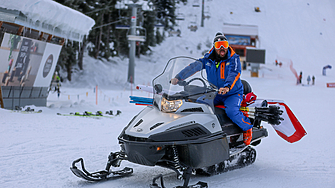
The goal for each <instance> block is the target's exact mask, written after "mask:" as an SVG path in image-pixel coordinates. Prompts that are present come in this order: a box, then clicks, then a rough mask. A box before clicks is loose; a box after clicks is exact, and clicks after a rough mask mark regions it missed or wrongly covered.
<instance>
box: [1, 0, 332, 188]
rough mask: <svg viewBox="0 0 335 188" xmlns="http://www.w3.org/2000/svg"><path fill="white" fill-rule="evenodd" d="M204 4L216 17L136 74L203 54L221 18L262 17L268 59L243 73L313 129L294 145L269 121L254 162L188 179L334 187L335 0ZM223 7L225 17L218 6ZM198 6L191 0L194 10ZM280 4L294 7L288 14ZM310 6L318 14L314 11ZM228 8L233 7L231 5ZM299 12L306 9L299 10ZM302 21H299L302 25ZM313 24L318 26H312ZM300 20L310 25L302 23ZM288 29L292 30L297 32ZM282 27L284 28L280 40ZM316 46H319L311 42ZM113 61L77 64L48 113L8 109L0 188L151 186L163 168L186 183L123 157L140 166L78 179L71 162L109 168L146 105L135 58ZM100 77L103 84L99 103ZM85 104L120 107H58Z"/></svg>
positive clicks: (171, 43) (148, 75)
mask: <svg viewBox="0 0 335 188" xmlns="http://www.w3.org/2000/svg"><path fill="white" fill-rule="evenodd" d="M219 2H220V3H219ZM206 3H208V4H209V5H210V7H211V8H212V11H213V14H212V19H210V20H208V21H207V22H205V26H206V28H200V29H199V30H198V31H197V32H195V33H194V32H191V33H190V32H187V28H186V27H185V28H181V29H182V38H177V37H170V38H167V40H166V41H165V42H164V43H163V44H162V45H160V46H157V47H155V48H154V49H153V50H154V52H153V55H152V56H150V57H143V56H142V57H141V58H140V59H136V67H135V83H136V84H144V85H147V84H150V82H151V80H152V78H153V77H154V76H156V75H157V74H158V73H160V72H161V71H162V69H163V67H164V65H165V63H166V61H167V60H168V59H169V58H171V57H174V56H177V55H188V56H192V57H200V56H201V52H202V51H203V50H205V49H206V47H205V44H206V41H207V40H210V41H211V40H212V37H213V35H214V33H215V32H216V31H219V30H220V25H221V24H216V23H217V22H218V20H220V18H221V19H222V20H227V22H229V23H250V24H257V25H259V30H260V31H259V32H260V37H261V46H260V48H264V49H267V50H268V52H269V53H267V63H266V64H265V65H262V68H261V70H260V72H259V78H254V77H253V78H251V77H250V72H249V71H248V70H245V71H243V73H242V78H243V79H246V80H248V82H249V83H250V84H251V86H252V88H253V91H254V92H255V93H256V94H257V96H258V97H259V98H263V99H281V100H284V101H285V102H286V103H287V104H288V105H289V107H290V108H291V109H292V110H293V112H294V113H295V115H296V116H297V117H298V119H299V120H300V122H301V124H302V125H303V126H304V127H305V129H306V131H307V136H305V137H304V138H303V139H302V140H300V141H299V142H297V143H294V144H290V143H287V142H286V141H284V140H283V139H282V138H280V137H279V136H277V134H276V133H275V132H274V130H273V129H272V127H271V126H270V125H267V124H264V126H265V127H266V128H267V129H268V131H269V136H268V137H267V138H265V139H263V140H262V143H261V144H260V145H259V146H257V147H256V150H257V159H256V161H255V163H254V164H252V165H250V166H248V167H245V168H243V169H237V170H234V171H230V172H227V173H223V174H220V175H216V176H212V177H201V176H195V177H192V178H191V182H190V183H192V184H193V183H196V182H198V181H205V182H207V183H208V184H209V187H211V188H215V187H217V188H219V187H231V188H235V187H250V188H253V187H255V188H256V187H257V188H259V187H264V188H267V187H324V188H328V187H329V188H331V187H335V177H334V174H335V158H334V156H335V152H334V151H333V150H332V147H333V145H334V144H333V143H334V141H335V139H334V137H333V135H334V133H335V126H334V121H333V119H332V117H333V116H334V112H333V106H332V105H333V104H335V98H334V92H335V89H334V88H327V87H326V83H328V82H335V73H334V70H333V69H331V70H327V76H322V75H321V70H322V67H323V66H324V65H325V64H331V65H334V64H332V62H331V59H330V58H331V54H332V53H331V52H330V50H332V49H334V48H333V44H334V41H335V37H334V36H332V35H331V34H330V33H331V31H334V25H335V24H333V23H334V22H335V20H334V18H335V17H334V10H335V9H334V2H333V1H327V0H326V1H322V3H317V1H314V0H311V1H307V0H299V1H295V2H291V1H289V0H286V1H284V2H280V3H279V2H278V4H273V3H269V2H268V1H265V0H262V1H243V3H241V4H240V5H236V3H235V2H226V4H221V1H219V0H213V1H206ZM215 3H216V4H215ZM215 5H220V6H215ZM255 6H259V7H260V8H261V11H262V12H261V13H257V14H255V12H253V8H254V7H255ZM220 7H221V9H222V11H221V12H222V17H219V16H217V15H215V14H214V12H216V13H218V12H219V11H218V10H219V8H220ZM229 7H230V8H229ZM192 9H193V8H189V7H183V10H185V11H188V12H189V14H190V12H191V10H192ZM277 9H279V10H286V11H287V14H285V17H283V16H282V15H283V14H280V11H278V10H277ZM293 10H294V11H293ZM308 10H310V12H312V13H313V14H312V15H306V14H305V13H306V12H308ZM230 11H232V12H233V14H229V12H230ZM317 11H319V12H317ZM299 13H301V14H299ZM316 13H318V14H316ZM297 14H298V15H304V16H295V15H297ZM280 16H281V17H280ZM323 17H324V18H325V19H326V21H324V20H323V19H322V18H323ZM198 18H199V16H198ZM189 20H191V18H189ZM222 20H221V22H222ZM221 22H220V23H221ZM297 23H298V24H299V26H298V27H295V24H297ZM184 26H187V24H184ZM312 26H313V29H309V28H311V27H312ZM302 27H303V28H305V30H304V32H301V30H302ZM271 28H275V29H274V30H272V29H271ZM288 28H289V29H288ZM318 29H320V30H322V32H323V35H322V36H320V33H319V32H316V30H318ZM209 30H210V32H209ZM287 30H289V31H291V32H292V33H294V35H292V36H291V35H289V34H288V31H287ZM283 33H284V34H283ZM297 33H300V35H299V34H297ZM276 36H280V37H279V38H280V39H282V41H280V40H279V39H278V38H277V37H276ZM308 36H310V37H308ZM318 37H319V38H318ZM320 37H321V39H320ZM193 39H197V40H193ZM306 39H308V40H310V39H312V40H311V43H310V44H311V45H307V44H306V43H305V41H306ZM198 41H199V43H201V44H202V49H200V50H198V49H197V48H196V46H197V44H198ZM302 43H303V45H302ZM271 44H277V45H276V46H273V45H271ZM320 44H322V45H320ZM295 45H296V46H295ZM310 46H316V47H317V48H313V49H311V47H310ZM309 54H312V55H311V56H312V58H311V56H310V55H309ZM277 56H280V57H283V58H282V59H291V60H292V61H293V63H294V67H295V68H296V69H297V71H298V72H300V71H303V72H304V74H303V83H304V85H307V81H306V78H307V75H311V76H312V75H315V77H316V84H315V85H314V86H301V85H299V86H297V85H296V84H295V83H296V80H295V77H294V75H293V74H292V72H291V71H290V69H289V65H288V63H287V62H284V65H283V66H282V67H281V68H280V67H277V66H275V65H274V64H273V62H274V60H275V58H276V57H277ZM113 61H115V63H107V62H101V61H97V60H94V59H91V58H89V57H85V70H84V71H82V72H77V73H75V76H74V77H75V79H74V81H73V83H64V84H63V86H62V87H61V91H62V93H61V95H60V98H58V97H57V95H56V93H50V94H49V97H48V104H47V107H33V108H35V110H39V109H41V110H42V111H43V112H42V113H35V114H23V113H17V112H12V111H9V110H4V109H0V119H1V122H0V143H1V144H0V169H1V172H2V173H1V174H0V185H1V186H0V187H87V188H91V187H92V188H93V187H99V188H103V187H127V188H128V187H129V188H140V187H148V186H149V184H150V183H151V181H152V177H153V176H154V175H157V174H164V176H165V178H164V180H165V184H166V186H167V187H172V186H176V185H181V184H182V181H179V180H177V179H176V176H175V173H174V172H172V171H170V170H167V169H163V168H160V167H146V166H140V165H136V164H132V163H129V162H126V161H125V162H123V166H129V167H133V168H134V174H133V175H132V176H130V177H126V178H121V179H117V180H114V181H107V182H99V183H90V182H86V181H83V180H81V179H78V178H77V177H76V176H74V175H73V174H72V172H71V171H70V169H69V167H70V166H71V163H72V161H73V160H75V159H77V158H79V157H83V158H84V159H85V162H86V167H87V169H88V170H90V171H96V170H101V169H103V168H104V167H105V164H106V161H107V156H108V154H109V152H111V151H118V150H119V145H118V142H117V137H118V135H119V134H120V132H121V130H122V129H123V127H124V126H126V125H127V124H128V122H129V121H130V120H131V118H132V117H133V116H134V115H136V114H137V113H138V112H139V111H140V110H142V109H143V107H141V106H135V105H133V104H130V103H129V95H136V96H144V97H148V96H149V95H148V94H147V93H145V92H140V91H134V90H130V87H131V85H129V84H126V81H125V80H126V77H127V68H128V61H127V59H124V60H121V59H113ZM333 67H334V66H333ZM96 85H98V87H99V89H98V102H97V104H96V93H94V88H95V86H96ZM86 93H87V95H86ZM85 110H87V111H91V112H95V111H97V110H101V111H102V112H105V111H107V110H113V111H114V112H116V110H121V111H122V114H121V115H120V116H118V117H114V118H112V119H110V118H101V119H92V118H85V117H65V116H58V115H56V113H70V112H76V111H77V112H83V111H85Z"/></svg>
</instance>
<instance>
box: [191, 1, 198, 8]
mask: <svg viewBox="0 0 335 188" xmlns="http://www.w3.org/2000/svg"><path fill="white" fill-rule="evenodd" d="M192 6H193V7H200V3H199V0H194V1H193V5H192Z"/></svg>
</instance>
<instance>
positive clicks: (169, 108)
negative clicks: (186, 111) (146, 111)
mask: <svg viewBox="0 0 335 188" xmlns="http://www.w3.org/2000/svg"><path fill="white" fill-rule="evenodd" d="M182 104H183V101H182V100H173V101H169V100H166V99H165V98H162V102H161V110H162V112H175V111H177V110H178V108H179V107H180V106H181V105H182Z"/></svg>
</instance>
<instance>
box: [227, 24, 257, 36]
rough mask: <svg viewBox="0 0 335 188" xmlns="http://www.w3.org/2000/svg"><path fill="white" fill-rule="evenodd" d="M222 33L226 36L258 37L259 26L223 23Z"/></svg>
mask: <svg viewBox="0 0 335 188" xmlns="http://www.w3.org/2000/svg"><path fill="white" fill-rule="evenodd" d="M222 31H223V33H224V34H225V35H228V34H234V35H246V36H252V37H256V36H257V35H258V26H257V25H242V24H230V23H223V28H222Z"/></svg>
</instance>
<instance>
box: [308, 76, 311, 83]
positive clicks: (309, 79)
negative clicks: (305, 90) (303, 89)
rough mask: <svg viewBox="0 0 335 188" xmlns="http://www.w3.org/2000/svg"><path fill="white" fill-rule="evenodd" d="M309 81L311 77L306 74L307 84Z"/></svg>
mask: <svg viewBox="0 0 335 188" xmlns="http://www.w3.org/2000/svg"><path fill="white" fill-rule="evenodd" d="M310 81H311V77H310V76H309V75H308V76H307V84H308V85H309V82H310Z"/></svg>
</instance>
